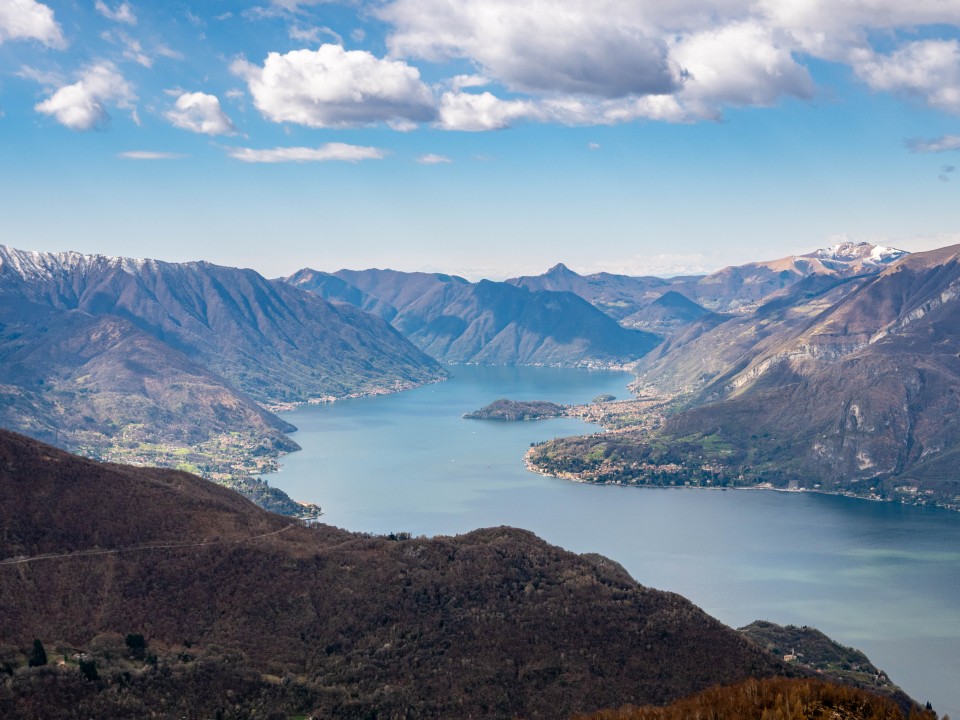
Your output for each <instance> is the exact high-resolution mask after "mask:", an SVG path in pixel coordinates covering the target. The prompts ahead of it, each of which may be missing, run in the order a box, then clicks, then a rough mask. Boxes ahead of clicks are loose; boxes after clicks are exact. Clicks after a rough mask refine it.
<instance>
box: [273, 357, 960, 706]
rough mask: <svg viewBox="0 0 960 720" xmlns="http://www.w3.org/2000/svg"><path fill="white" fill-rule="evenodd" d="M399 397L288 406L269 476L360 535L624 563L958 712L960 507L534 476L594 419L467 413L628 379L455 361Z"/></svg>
mask: <svg viewBox="0 0 960 720" xmlns="http://www.w3.org/2000/svg"><path fill="white" fill-rule="evenodd" d="M450 370H451V372H452V373H453V378H452V379H450V380H448V381H446V382H443V383H438V384H435V385H429V386H426V387H422V388H419V389H417V390H412V391H408V392H404V393H399V394H397V395H389V396H379V397H372V398H360V399H356V400H349V401H343V402H337V403H332V404H326V405H311V406H306V407H302V408H299V409H297V410H295V411H292V412H288V413H284V414H283V418H284V419H285V420H287V421H289V422H291V423H293V424H294V425H296V426H297V427H298V428H299V432H297V433H295V434H294V435H293V438H294V439H295V440H296V441H297V442H298V443H299V444H300V445H301V446H302V447H303V450H302V451H301V452H297V453H293V454H292V455H288V456H286V457H284V458H283V459H282V460H283V468H282V470H281V471H280V472H279V473H277V474H275V475H271V476H269V480H270V482H271V484H273V485H276V486H277V487H279V488H282V489H283V490H285V491H286V492H287V493H289V494H290V495H291V496H292V497H294V498H295V499H298V500H305V501H310V502H315V503H317V504H319V505H321V506H322V507H323V511H324V518H323V520H324V521H325V522H327V523H330V524H332V525H337V526H339V527H343V528H346V529H349V530H358V531H367V532H376V533H386V532H392V531H407V532H411V533H413V534H414V535H439V534H443V535H451V534H457V533H463V532H467V531H469V530H472V529H475V528H478V527H487V526H493V525H512V526H516V527H522V528H526V529H529V530H532V531H533V532H535V533H537V534H538V535H540V536H541V537H543V538H545V539H546V540H548V541H550V542H552V543H555V544H557V545H561V546H563V547H565V548H568V549H570V550H573V551H575V552H599V553H602V554H603V555H606V556H608V557H610V558H613V559H614V560H617V561H618V562H620V563H621V564H622V565H623V566H624V567H625V568H626V569H627V570H628V571H629V572H630V573H631V574H632V575H633V577H634V578H636V579H637V581H638V582H640V583H643V584H644V585H648V586H651V587H655V588H659V589H662V590H670V591H673V592H677V593H680V594H681V595H684V596H685V597H687V598H689V599H690V600H692V601H693V602H695V603H696V604H697V605H699V606H700V607H702V608H704V609H705V610H706V611H707V612H709V613H711V614H712V615H714V616H715V617H717V618H719V619H720V620H721V621H723V622H725V623H727V624H729V625H732V626H734V627H740V626H743V625H746V624H747V623H749V622H751V621H753V620H757V619H764V620H772V621H775V622H779V623H782V624H794V625H810V626H813V627H816V628H819V629H820V630H822V631H824V632H825V633H827V634H828V635H830V636H831V637H833V638H834V639H835V640H838V641H840V642H842V643H844V644H846V645H852V646H854V647H857V648H859V649H861V650H863V651H864V652H866V654H867V655H868V656H869V657H870V659H871V660H872V661H873V662H874V664H876V665H877V666H878V667H880V668H881V669H883V670H886V671H887V672H888V673H889V674H890V676H891V678H892V679H893V680H894V682H897V683H898V684H900V685H901V687H903V688H904V690H906V691H907V692H908V693H909V694H910V695H911V696H913V697H914V698H916V699H917V700H919V701H921V702H925V701H927V700H929V701H930V702H931V703H933V705H934V708H935V709H936V710H937V711H938V712H939V713H940V714H941V715H943V714H944V713H948V714H950V715H951V716H952V717H953V718H955V720H960V682H958V678H960V513H950V512H947V511H943V510H937V509H930V508H916V507H908V506H901V505H893V504H888V503H874V502H868V501H864V500H852V499H849V498H841V497H830V496H825V495H816V494H812V493H782V492H772V491H758V490H736V491H735V490H730V491H721V490H700V489H646V488H644V489H641V488H624V487H613V486H611V487H604V486H595V485H585V484H580V483H573V482H569V481H566V480H558V479H554V478H546V477H541V476H539V475H536V474H533V473H530V472H527V470H526V469H525V468H524V465H523V454H524V452H525V451H526V449H527V448H528V447H529V445H530V443H533V442H538V441H541V440H547V439H550V438H553V437H558V436H563V435H573V434H583V433H587V432H596V431H597V427H596V426H592V425H588V424H586V423H583V422H581V421H579V420H572V419H567V418H555V419H550V420H542V421H539V422H518V423H501V422H491V421H481V420H465V419H463V418H462V417H461V416H462V415H463V413H465V412H469V411H471V410H476V409H478V408H480V407H482V406H484V405H486V404H487V403H489V402H491V401H493V400H496V399H498V398H501V397H508V398H510V399H514V400H550V401H553V402H560V403H581V402H587V401H589V400H590V399H592V398H593V397H595V396H596V395H599V394H601V393H610V394H612V395H615V396H616V397H617V398H628V397H630V394H629V392H628V391H627V389H626V384H627V382H628V381H629V380H630V379H631V376H630V375H628V374H626V373H617V372H604V371H586V370H569V369H558V368H515V367H478V366H454V367H452V368H450Z"/></svg>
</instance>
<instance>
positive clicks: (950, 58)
mask: <svg viewBox="0 0 960 720" xmlns="http://www.w3.org/2000/svg"><path fill="white" fill-rule="evenodd" d="M854 69H855V70H856V73H857V75H858V76H859V77H860V78H861V79H862V80H863V81H864V82H866V83H867V85H869V86H870V87H871V88H872V89H874V90H884V91H888V92H895V93H900V94H903V95H909V96H914V97H919V98H920V99H922V100H923V101H924V102H926V103H927V104H928V105H930V106H931V107H935V108H937V109H939V110H945V111H947V112H950V113H954V114H960V42H957V41H956V40H917V41H915V42H911V43H908V44H906V45H904V46H903V47H901V48H899V49H898V50H896V51H894V52H893V53H891V54H889V55H873V54H872V53H866V52H865V53H864V54H863V56H862V57H861V58H860V59H859V60H858V62H857V63H856V64H855V66H854Z"/></svg>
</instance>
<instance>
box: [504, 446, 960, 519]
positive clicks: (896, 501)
mask: <svg viewBox="0 0 960 720" xmlns="http://www.w3.org/2000/svg"><path fill="white" fill-rule="evenodd" d="M532 450H533V448H530V449H529V450H527V452H526V453H525V454H524V458H523V464H524V467H525V468H526V469H527V470H528V471H529V472H531V473H534V474H535V475H539V476H541V477H548V478H554V479H556V480H565V481H567V482H574V483H579V484H581V485H597V486H609V487H621V488H633V489H636V490H698V491H702V490H706V491H727V490H749V491H758V490H765V491H768V492H779V493H798V494H799V493H809V494H813V495H823V496H825V497H843V498H848V499H850V500H866V501H868V502H876V503H889V504H892V505H904V506H908V507H918V508H937V509H938V510H944V511H946V512H960V507H953V506H950V505H945V504H943V503H939V502H936V501H935V500H931V501H930V502H909V501H908V500H907V498H883V497H879V496H869V495H857V494H855V493H851V492H842V491H841V492H830V491H829V490H822V489H818V488H806V487H796V488H789V487H786V488H783V487H776V486H775V485H774V484H773V483H769V482H763V483H757V484H755V485H729V486H726V487H721V486H714V485H641V484H639V483H625V482H609V483H607V482H597V481H595V480H588V479H586V478H581V477H575V476H573V475H572V474H565V475H555V474H553V473H549V472H545V471H542V470H540V469H538V468H537V467H536V466H535V465H534V464H533V463H532V462H531V461H530V453H531V452H532Z"/></svg>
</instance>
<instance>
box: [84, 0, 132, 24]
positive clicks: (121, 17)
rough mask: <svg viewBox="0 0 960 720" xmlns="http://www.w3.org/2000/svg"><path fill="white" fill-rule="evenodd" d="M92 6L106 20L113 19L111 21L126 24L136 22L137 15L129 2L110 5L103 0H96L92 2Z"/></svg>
mask: <svg viewBox="0 0 960 720" xmlns="http://www.w3.org/2000/svg"><path fill="white" fill-rule="evenodd" d="M94 8H95V9H96V11H97V12H98V13H100V14H101V15H103V16H104V17H105V18H107V20H113V22H117V23H124V24H126V25H136V24H137V16H136V14H135V13H134V12H133V8H131V7H130V5H129V3H125V2H122V3H120V4H119V5H117V6H115V7H110V6H109V5H107V4H106V3H105V2H103V0H97V2H96V3H94Z"/></svg>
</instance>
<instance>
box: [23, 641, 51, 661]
mask: <svg viewBox="0 0 960 720" xmlns="http://www.w3.org/2000/svg"><path fill="white" fill-rule="evenodd" d="M46 664H47V651H46V650H44V649H43V643H42V642H40V641H39V640H34V641H33V650H31V651H30V657H28V658H27V665H29V666H30V667H40V666H41V665H46Z"/></svg>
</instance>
